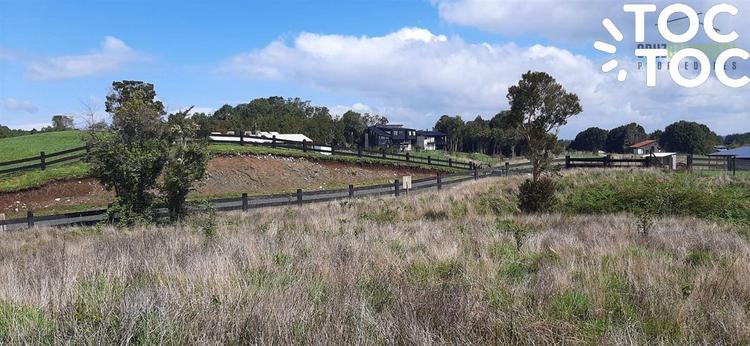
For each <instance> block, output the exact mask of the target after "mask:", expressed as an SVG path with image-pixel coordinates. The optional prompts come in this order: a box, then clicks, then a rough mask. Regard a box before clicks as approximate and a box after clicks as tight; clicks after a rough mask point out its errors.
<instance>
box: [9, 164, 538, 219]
mask: <svg viewBox="0 0 750 346" xmlns="http://www.w3.org/2000/svg"><path fill="white" fill-rule="evenodd" d="M529 170H530V166H529V164H528V163H521V164H515V165H506V166H505V167H500V168H488V169H481V170H480V169H476V170H472V171H463V172H459V173H453V174H441V173H438V174H437V175H435V176H432V177H427V178H422V179H416V180H414V181H412V188H411V190H410V191H422V190H425V189H431V188H436V189H438V190H440V189H442V188H443V187H446V186H451V185H454V184H458V183H462V182H465V181H470V180H477V179H483V178H487V177H492V176H506V175H510V174H519V173H525V172H528V171H529ZM407 192H408V191H404V190H403V187H402V184H401V181H400V180H398V179H397V180H394V181H393V183H388V184H382V185H374V186H358V187H355V186H354V185H349V186H348V188H344V189H333V190H320V191H317V190H316V191H303V190H302V189H298V190H297V191H296V192H294V193H282V194H272V195H263V196H249V195H248V194H244V193H243V194H241V195H240V194H238V197H232V198H220V199H212V200H209V201H208V203H209V204H210V205H211V206H212V207H213V208H214V209H215V210H217V211H232V210H242V211H247V210H250V209H257V208H267V207H278V206H294V205H302V204H308V203H320V202H327V201H333V200H340V199H347V198H357V197H366V196H386V195H392V196H396V197H398V196H400V195H403V194H404V193H407ZM157 214H158V215H159V216H161V217H166V216H167V211H166V209H163V208H162V209H158V210H157ZM113 221H117V215H114V218H111V217H110V216H109V215H108V213H107V210H106V209H97V210H90V211H84V212H74V213H65V214H58V215H45V216H35V215H34V212H33V211H28V212H27V215H26V217H25V218H16V219H9V220H0V229H2V228H4V229H5V230H8V231H14V230H23V229H29V228H34V227H40V226H44V227H58V226H73V225H92V224H97V223H100V222H105V223H107V222H113Z"/></svg>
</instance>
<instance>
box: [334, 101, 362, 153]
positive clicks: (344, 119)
mask: <svg viewBox="0 0 750 346" xmlns="http://www.w3.org/2000/svg"><path fill="white" fill-rule="evenodd" d="M337 125H338V126H337V129H338V132H340V133H341V137H342V141H343V143H342V144H343V145H344V146H347V147H355V146H357V145H358V144H359V142H360V138H361V137H362V134H363V133H364V132H365V130H366V129H367V123H366V122H365V119H363V118H362V115H361V114H359V113H357V112H354V111H351V110H350V111H348V112H346V113H344V114H343V115H342V116H341V118H339V119H338V120H337Z"/></svg>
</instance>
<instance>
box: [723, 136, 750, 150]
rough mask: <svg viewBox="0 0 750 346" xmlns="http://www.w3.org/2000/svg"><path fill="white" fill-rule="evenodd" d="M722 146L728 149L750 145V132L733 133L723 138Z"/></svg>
mask: <svg viewBox="0 0 750 346" xmlns="http://www.w3.org/2000/svg"><path fill="white" fill-rule="evenodd" d="M724 144H725V145H727V146H729V147H741V146H744V145H748V144H750V132H746V133H735V134H731V135H729V136H726V137H725V138H724Z"/></svg>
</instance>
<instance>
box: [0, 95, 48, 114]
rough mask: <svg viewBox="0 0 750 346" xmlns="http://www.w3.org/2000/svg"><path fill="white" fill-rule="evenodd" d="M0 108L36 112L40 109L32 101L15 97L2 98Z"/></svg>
mask: <svg viewBox="0 0 750 346" xmlns="http://www.w3.org/2000/svg"><path fill="white" fill-rule="evenodd" d="M0 108H2V109H4V110H7V111H12V112H15V111H22V112H26V113H36V112H37V111H39V108H37V107H36V106H35V105H34V104H33V103H32V102H31V101H26V100H17V99H14V98H3V99H0Z"/></svg>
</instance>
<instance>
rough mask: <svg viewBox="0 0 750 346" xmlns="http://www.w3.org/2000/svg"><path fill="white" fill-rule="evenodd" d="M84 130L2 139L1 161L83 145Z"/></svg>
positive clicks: (0, 146)
mask: <svg viewBox="0 0 750 346" xmlns="http://www.w3.org/2000/svg"><path fill="white" fill-rule="evenodd" d="M81 135H82V132H80V131H61V132H45V133H37V134H33V135H28V136H19V137H11V138H2V139H0V162H4V161H12V160H18V159H23V158H27V157H34V156H39V153H40V152H42V151H44V152H46V153H53V152H57V151H63V150H67V149H72V148H76V147H80V146H82V145H83V144H84V143H83V140H82V139H81Z"/></svg>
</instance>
